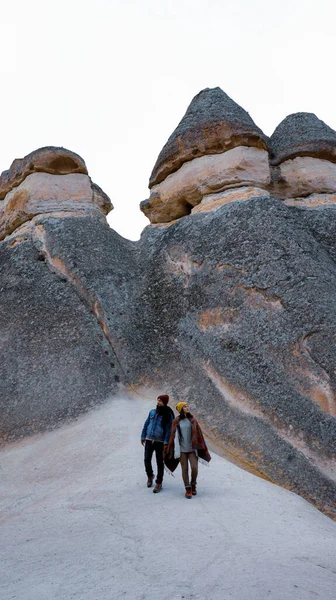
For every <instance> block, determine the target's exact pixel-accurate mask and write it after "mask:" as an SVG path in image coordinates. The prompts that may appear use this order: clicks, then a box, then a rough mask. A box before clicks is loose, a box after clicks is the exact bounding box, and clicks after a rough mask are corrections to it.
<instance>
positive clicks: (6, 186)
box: [0, 146, 88, 200]
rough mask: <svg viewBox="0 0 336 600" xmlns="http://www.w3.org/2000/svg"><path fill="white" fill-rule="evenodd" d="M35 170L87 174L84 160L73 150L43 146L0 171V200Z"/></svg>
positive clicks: (52, 172)
mask: <svg viewBox="0 0 336 600" xmlns="http://www.w3.org/2000/svg"><path fill="white" fill-rule="evenodd" d="M35 172H43V173H50V174H52V175H69V174H70V173H82V174H84V175H87V174H88V171H87V168H86V165H85V162H84V160H83V159H82V158H81V157H80V156H79V155H78V154H76V153H75V152H71V151H70V150H67V149H66V148H61V147H56V146H45V147H44V148H39V149H38V150H34V152H31V153H30V154H27V156H25V157H24V158H16V159H15V160H14V161H13V162H12V164H11V166H10V168H9V169H8V171H3V173H1V175H0V200H3V198H4V197H5V196H6V194H7V193H8V192H10V190H12V189H13V188H14V187H17V186H18V185H20V183H22V181H23V180H24V179H25V178H26V177H27V176H28V175H30V174H31V173H35Z"/></svg>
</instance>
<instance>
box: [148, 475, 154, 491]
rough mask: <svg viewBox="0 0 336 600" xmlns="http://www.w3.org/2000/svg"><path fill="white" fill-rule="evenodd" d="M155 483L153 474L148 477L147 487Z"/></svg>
mask: <svg viewBox="0 0 336 600" xmlns="http://www.w3.org/2000/svg"><path fill="white" fill-rule="evenodd" d="M152 485H153V476H152V477H148V479H147V487H148V488H150V487H152Z"/></svg>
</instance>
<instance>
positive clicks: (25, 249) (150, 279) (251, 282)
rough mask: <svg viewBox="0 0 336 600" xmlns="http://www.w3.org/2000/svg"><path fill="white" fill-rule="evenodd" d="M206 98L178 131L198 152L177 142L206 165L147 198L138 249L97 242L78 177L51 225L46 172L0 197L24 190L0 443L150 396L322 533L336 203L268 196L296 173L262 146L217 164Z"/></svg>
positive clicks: (1, 389)
mask: <svg viewBox="0 0 336 600" xmlns="http://www.w3.org/2000/svg"><path fill="white" fill-rule="evenodd" d="M221 94H223V93H220V91H218V88H216V90H215V91H211V90H210V91H209V90H206V91H204V93H201V95H200V99H201V100H202V99H203V100H202V102H199V100H197V102H196V104H194V107H195V106H196V107H197V106H199V108H200V127H199V128H198V129H197V114H196V112H195V110H194V109H193V111H192V112H191V114H192V119H191V121H190V122H191V123H192V124H193V127H194V129H193V131H194V133H193V136H194V134H195V136H196V133H195V132H196V131H200V132H201V133H200V140H201V143H200V145H199V146H197V144H196V142H195V140H196V137H195V136H194V137H192V136H191V137H190V136H189V137H188V138H186V139H188V140H191V141H192V143H193V144H196V146H197V148H198V150H197V152H201V150H200V148H203V149H204V148H205V146H204V144H205V141H204V140H205V139H206V141H207V143H208V141H209V140H210V142H211V144H212V145H211V144H210V146H209V148H212V150H213V151H212V152H211V151H209V152H208V150H207V153H206V154H204V155H198V154H197V156H196V158H193V159H192V160H189V159H188V160H186V161H184V162H183V164H180V166H179V167H178V170H177V171H175V172H171V173H169V174H166V175H165V177H164V179H163V180H162V181H161V182H159V183H156V184H155V185H154V187H153V188H152V194H151V197H150V203H152V205H151V210H152V211H153V214H152V217H151V218H152V220H153V221H156V220H158V225H149V226H148V227H147V228H146V229H145V231H144V232H143V234H142V237H141V239H140V240H139V241H138V242H130V241H128V240H124V239H123V238H121V237H120V236H119V235H118V234H116V233H115V232H114V231H113V230H111V229H110V228H109V227H108V225H107V223H106V221H105V216H104V212H107V209H108V202H107V200H106V197H105V196H104V195H103V192H101V191H99V190H97V189H96V188H95V186H94V185H93V184H92V185H91V184H90V185H91V188H90V185H89V183H90V180H89V179H87V180H86V179H85V180H82V179H80V180H78V179H76V180H75V179H73V180H71V181H76V182H77V183H76V185H75V186H74V187H71V186H70V185H69V187H67V186H68V183H67V181H68V180H67V179H63V178H69V177H75V178H78V177H87V175H86V174H84V173H83V174H80V175H78V174H66V175H62V176H59V175H58V176H59V177H60V179H61V180H62V182H63V183H62V185H61V188H60V192H59V196H58V201H59V203H60V206H68V205H67V202H68V201H69V199H71V198H72V200H71V203H70V205H69V207H68V208H69V210H68V211H67V210H63V209H60V211H56V210H55V208H56V206H58V205H57V199H56V200H55V201H54V200H53V199H54V197H55V193H54V191H52V190H54V188H55V186H54V183H53V181H54V180H53V177H57V175H55V174H48V176H47V178H46V179H43V181H44V182H45V185H43V186H42V180H41V181H40V180H36V181H38V183H37V184H36V185H35V187H33V183H32V181H34V178H35V176H40V175H43V177H44V175H45V174H44V173H34V174H33V175H32V174H27V175H28V176H26V178H25V180H24V181H23V182H19V183H18V184H17V185H16V187H15V188H13V189H12V190H11V191H10V190H8V191H7V196H6V198H7V202H8V196H9V195H10V194H13V198H14V197H15V190H18V189H19V188H20V187H21V186H23V187H22V189H28V190H29V205H30V206H33V205H34V202H35V206H36V207H37V208H36V210H35V212H34V211H32V213H33V216H32V217H29V215H28V212H27V214H26V217H25V222H24V223H23V224H22V225H20V226H19V227H17V226H16V228H15V229H13V231H12V232H11V233H10V231H9V230H10V227H9V226H8V225H6V227H7V232H8V233H10V234H9V235H7V237H5V239H3V241H1V242H0V274H1V288H2V290H1V296H0V302H1V311H0V352H1V356H0V365H1V366H0V370H1V372H0V410H1V413H2V419H1V430H0V436H1V437H0V439H2V440H8V439H15V438H17V437H19V436H20V435H25V434H27V433H29V432H32V431H39V430H43V429H45V428H48V427H53V426H55V425H57V423H59V422H61V421H63V420H64V419H66V418H68V417H71V416H76V415H77V414H78V413H79V412H81V411H83V410H86V409H87V408H89V407H90V406H92V405H94V404H96V403H99V402H102V401H103V400H104V398H106V397H107V396H108V395H111V393H112V394H114V393H117V390H118V386H119V385H125V386H129V387H131V388H132V389H135V388H136V389H138V390H139V391H140V393H141V388H144V386H146V387H147V389H148V388H149V389H151V390H155V391H156V390H157V389H163V390H167V391H169V392H171V393H172V395H173V398H174V399H175V400H177V399H187V400H188V402H190V404H191V406H192V407H193V409H194V410H195V411H196V414H197V416H198V417H199V418H200V419H201V421H202V423H203V426H204V427H205V429H206V431H207V432H208V434H209V435H211V436H213V437H214V438H216V440H217V442H218V443H219V444H220V445H221V446H222V448H223V449H224V451H225V452H226V453H228V455H230V456H233V457H234V459H235V460H236V461H238V462H239V463H240V464H241V465H243V466H245V467H247V468H249V469H252V470H254V472H257V473H259V474H261V475H262V476H263V477H266V478H268V479H270V480H271V481H274V482H276V483H278V484H280V485H283V486H284V487H287V488H289V489H291V490H293V491H295V492H297V493H299V494H301V495H302V496H303V497H305V498H306V499H307V500H309V501H311V502H312V503H313V504H314V505H315V506H317V507H318V508H320V509H321V510H323V511H324V512H326V514H328V515H330V516H332V517H336V505H335V497H336V481H335V462H336V461H335V458H336V453H335V440H336V418H335V416H336V399H335V390H336V371H335V341H336V339H335V331H336V307H335V301H334V298H335V293H336V269H335V262H336V248H335V241H334V240H335V235H336V206H334V204H333V203H334V198H335V195H334V194H332V193H324V191H323V192H322V193H320V192H321V191H319V190H318V189H317V188H318V186H315V187H316V192H315V193H314V194H310V195H309V197H308V198H304V197H303V196H301V197H290V196H288V197H287V196H286V194H284V195H283V189H284V186H285V184H284V181H283V180H282V183H281V178H280V176H279V172H280V171H279V169H280V168H281V166H282V165H284V164H286V162H287V163H289V162H292V163H294V162H295V160H296V159H297V158H301V157H299V156H298V157H294V159H289V160H285V161H284V162H283V163H282V164H281V165H280V166H272V165H271V167H269V163H268V158H267V151H266V149H265V147H266V146H262V144H265V143H266V142H265V139H266V138H265V137H264V136H263V135H262V134H261V133H258V134H256V137H255V138H252V137H248V136H247V137H245V138H244V139H245V140H248V141H249V142H251V140H252V139H253V140H254V139H256V140H257V141H256V143H255V144H254V145H253V144H252V143H247V142H245V143H244V144H242V143H240V141H239V139H238V137H239V136H236V137H235V140H236V141H237V140H238V144H237V145H235V146H234V147H231V148H230V149H229V150H227V151H224V150H223V148H224V146H223V139H222V138H221V139H220V140H219V141H218V146H217V148H219V152H216V150H215V148H216V144H215V137H216V136H215V131H216V128H214V129H213V130H212V133H211V136H210V137H209V140H208V138H206V136H205V134H204V131H205V129H204V127H205V125H204V123H205V122H206V110H208V111H209V115H210V116H209V119H210V117H211V119H212V121H214V115H215V116H216V114H217V112H216V111H217V108H218V107H217V108H216V110H212V108H211V107H212V104H213V98H215V99H217V98H220V97H223V96H222V95H221ZM224 96H225V97H226V98H228V97H227V96H226V95H224ZM211 99H212V100H211ZM208 100H209V103H208V104H207V102H208ZM197 103H198V104H197ZM204 103H205V104H204ZM214 104H215V106H217V100H216V102H215V103H214ZM191 106H192V105H191ZM204 106H206V107H207V109H206V110H205V109H204ZM203 109H204V110H203ZM241 110H242V109H241ZM241 114H243V115H246V114H247V113H245V111H243V113H241ZM244 118H245V117H244ZM188 122H189V121H188ZM223 122H225V123H227V122H228V120H226V121H225V119H223ZM182 123H183V121H182ZM245 126H246V122H245V121H244V119H243V121H242V124H241V127H240V131H243V130H244V127H245ZM223 127H224V126H223ZM235 127H236V131H239V125H238V124H236V125H235ZM202 128H203V129H202ZM224 129H225V128H224ZM224 129H223V128H222V129H221V128H220V127H219V128H218V129H217V132H219V133H220V135H222V132H223V131H224ZM183 131H184V130H183V128H182V134H183ZM225 131H227V130H226V129H225ZM258 131H259V130H258ZM202 132H203V133H202ZM182 134H181V135H182ZM186 135H187V134H186ZM188 135H189V134H188ZM251 135H252V134H251ZM258 136H259V137H258ZM182 138H183V135H182ZM182 138H181V139H182ZM183 139H184V138H183ZM225 139H227V138H225ZM232 139H234V136H232ZM258 140H259V142H260V144H261V146H258V143H259V142H258ZM202 144H203V146H202ZM189 148H192V145H191V146H189ZM278 148H279V146H278ZM202 151H203V150H202ZM183 156H186V154H184V155H183ZM303 158H305V160H308V159H309V160H310V159H312V160H317V159H316V158H315V157H310V156H308V158H307V157H303ZM321 160H322V162H323V163H325V162H326V163H327V164H328V167H326V171H324V175H325V177H326V178H327V175H326V173H327V172H328V173H329V174H330V173H331V171H328V169H329V165H330V164H332V163H331V161H326V159H325V158H324V159H321ZM162 164H163V163H162ZM167 164H168V163H167ZM174 164H175V163H174ZM199 165H200V166H199ZM162 169H163V167H162ZM162 169H161V174H162V173H163V170H162ZM228 173H230V175H228ZM330 177H331V176H330ZM30 178H33V179H32V180H31V179H30ZM302 181H304V171H302V180H300V181H297V186H301V188H300V189H301V192H302V190H303V188H302V185H303V184H302ZM40 183H41V187H40ZM281 185H282V186H283V188H282V191H281ZM286 185H287V184H286ZM289 185H291V186H292V185H293V182H292V181H291V182H290V183H288V186H289ZM309 185H310V184H309ZM160 186H161V187H160ZM155 187H157V189H158V188H160V190H159V192H156V193H157V196H155V195H154V193H153V190H154V188H155ZM308 187H309V186H308ZM48 189H49V190H50V191H49V193H48ZM90 189H91V190H93V192H92V195H90ZM288 189H289V188H288ZM309 189H310V188H309ZM324 189H325V188H324ZM328 189H329V190H330V188H328ZM67 190H70V191H69V192H67ZM76 190H77V191H76ZM81 190H82V191H81ZM275 191H278V192H279V194H278V195H274V192H275ZM280 191H281V194H280ZM77 192H78V194H77ZM20 193H21V192H20ZM67 194H68V196H69V198H68V199H67ZM160 194H161V198H163V199H164V202H162V203H161V205H160V202H159V201H158V197H159V196H160ZM179 194H180V195H181V197H182V196H183V194H184V195H185V197H186V196H187V197H188V198H189V200H188V201H186V202H185V205H184V206H187V204H188V206H187V208H188V212H189V213H190V214H188V215H186V216H184V218H178V217H179V216H181V214H180V215H178V214H177V213H178V207H179V206H181V205H183V203H181V202H180V200H179V197H180V196H179ZM283 197H285V198H286V200H283V199H282V198H283ZM10 198H12V196H10ZM94 198H96V200H97V198H98V199H100V200H99V201H98V200H97V202H98V204H99V203H100V204H101V206H100V209H96V208H94V209H93V205H94V204H95V200H94ZM3 202H5V201H3ZM155 202H158V204H157V205H155ZM170 202H171V204H172V205H173V210H172V211H171V212H170V208H169V203H170ZM44 203H46V205H48V203H50V206H49V209H48V210H47V212H44V211H43V205H44ZM78 205H80V207H81V209H80V210H77V209H76V206H78ZM11 206H12V210H13V211H14V213H15V210H17V209H16V208H15V202H14V200H13V202H12V205H11ZM104 207H105V208H104ZM51 209H52V210H51ZM37 210H39V211H40V212H39V213H38V214H36V211H37ZM156 210H157V211H158V212H155V211H156ZM160 211H161V212H160ZM165 211H166V212H165ZM17 212H19V211H17ZM42 213H43V214H42ZM182 214H183V213H182ZM158 215H161V217H160V218H162V215H164V216H165V218H166V220H167V222H166V223H162V221H160V219H156V217H158ZM172 217H174V218H172ZM6 219H7V220H5V217H4V216H2V221H3V222H6V223H8V222H9V221H10V211H8V212H7V213H6ZM0 225H1V221H0ZM14 226H15V223H14ZM146 393H148V392H146ZM153 394H154V391H153Z"/></svg>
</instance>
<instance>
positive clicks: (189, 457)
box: [180, 452, 198, 487]
mask: <svg viewBox="0 0 336 600" xmlns="http://www.w3.org/2000/svg"><path fill="white" fill-rule="evenodd" d="M188 462H189V463H190V467H191V483H192V484H194V485H196V480H197V474H198V458H197V456H196V454H195V452H181V458H180V463H181V469H182V479H183V483H184V485H185V486H186V487H187V486H189V485H190V479H189V468H188Z"/></svg>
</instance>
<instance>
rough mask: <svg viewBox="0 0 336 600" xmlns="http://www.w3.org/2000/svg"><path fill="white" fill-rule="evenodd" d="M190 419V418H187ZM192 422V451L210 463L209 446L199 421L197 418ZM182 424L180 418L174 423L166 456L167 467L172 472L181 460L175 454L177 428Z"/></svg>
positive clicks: (191, 420) (193, 418)
mask: <svg viewBox="0 0 336 600" xmlns="http://www.w3.org/2000/svg"><path fill="white" fill-rule="evenodd" d="M187 418H188V417H187ZM189 420H190V423H191V445H192V449H193V450H196V451H197V456H198V457H199V458H200V459H201V460H202V461H205V462H207V463H208V462H210V460H211V456H210V454H209V451H208V448H207V445H206V443H205V440H204V437H203V433H202V430H201V428H200V426H199V424H198V421H197V420H196V419H195V417H192V418H191V419H189ZM179 422H180V417H176V419H174V421H173V422H172V426H171V431H170V436H169V442H168V448H167V452H166V454H165V465H166V467H167V468H168V469H169V470H170V471H172V472H173V471H175V469H176V467H177V465H178V464H179V462H180V458H179V457H177V456H176V452H175V439H176V436H178V429H177V426H178V424H179Z"/></svg>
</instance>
